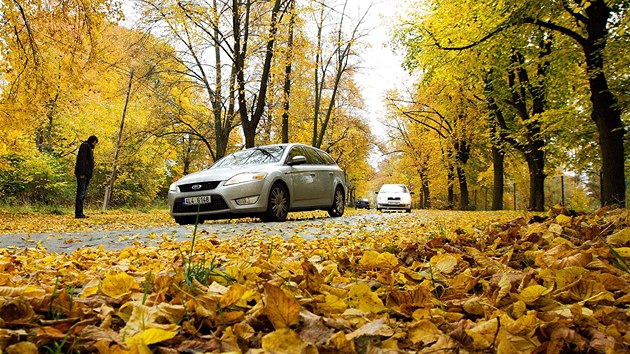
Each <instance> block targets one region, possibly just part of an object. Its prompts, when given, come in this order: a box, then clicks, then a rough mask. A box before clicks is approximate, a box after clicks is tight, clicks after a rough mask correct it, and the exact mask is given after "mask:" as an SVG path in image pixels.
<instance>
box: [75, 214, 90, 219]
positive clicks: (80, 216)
mask: <svg viewBox="0 0 630 354" xmlns="http://www.w3.org/2000/svg"><path fill="white" fill-rule="evenodd" d="M75 218H77V219H87V218H89V216H87V215H78V216H75Z"/></svg>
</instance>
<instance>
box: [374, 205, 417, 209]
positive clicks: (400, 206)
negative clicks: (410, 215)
mask: <svg viewBox="0 0 630 354" xmlns="http://www.w3.org/2000/svg"><path fill="white" fill-rule="evenodd" d="M377 209H379V210H409V209H411V204H378V205H377Z"/></svg>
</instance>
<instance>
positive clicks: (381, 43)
mask: <svg viewBox="0 0 630 354" xmlns="http://www.w3.org/2000/svg"><path fill="white" fill-rule="evenodd" d="M348 3H349V5H351V6H350V7H349V8H350V9H352V10H351V11H352V13H360V14H362V13H364V12H365V10H367V9H368V7H369V6H370V3H371V4H372V7H371V9H370V12H369V13H368V18H367V22H366V24H365V27H364V28H365V29H371V30H370V32H369V35H368V36H367V37H365V38H364V41H366V42H367V44H368V45H369V48H367V49H366V50H365V52H364V53H363V55H362V59H363V62H362V64H361V67H362V69H361V70H360V72H359V74H358V75H357V76H356V80H357V82H358V84H359V86H360V88H361V92H362V94H363V98H364V100H365V105H366V109H365V113H364V115H365V118H366V119H367V120H368V121H369V123H370V128H371V129H372V134H374V135H375V136H376V137H377V139H379V140H386V139H387V134H386V131H385V126H384V125H383V124H382V123H381V122H382V121H383V117H384V116H385V114H386V103H385V97H386V94H387V91H389V90H391V89H395V88H399V89H401V90H404V88H406V87H411V86H412V85H413V82H414V78H412V77H411V76H410V75H409V74H408V73H407V72H406V71H405V70H404V69H402V67H401V64H402V55H400V54H395V53H394V52H393V49H392V48H391V47H390V45H389V40H390V37H391V27H392V25H393V24H394V23H395V21H396V17H397V15H398V13H399V12H400V11H402V10H403V9H404V5H405V3H407V0H389V1H383V0H373V1H369V0H348ZM355 9H357V10H356V12H355ZM380 158H381V156H380V152H378V151H374V152H373V154H372V156H371V158H370V164H371V165H372V166H374V167H377V164H378V161H379V160H380Z"/></svg>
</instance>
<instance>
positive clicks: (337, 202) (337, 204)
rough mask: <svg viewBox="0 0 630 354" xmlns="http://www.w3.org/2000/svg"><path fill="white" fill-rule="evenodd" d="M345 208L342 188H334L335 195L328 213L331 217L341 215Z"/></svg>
mask: <svg viewBox="0 0 630 354" xmlns="http://www.w3.org/2000/svg"><path fill="white" fill-rule="evenodd" d="M345 209H346V200H345V198H344V195H343V189H341V187H337V188H335V196H334V198H333V205H332V207H331V208H330V209H328V215H330V216H332V217H335V218H336V217H339V216H342V215H343V212H344V211H345Z"/></svg>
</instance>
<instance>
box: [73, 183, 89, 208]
mask: <svg viewBox="0 0 630 354" xmlns="http://www.w3.org/2000/svg"><path fill="white" fill-rule="evenodd" d="M89 183H90V178H89V177H87V176H85V177H83V178H80V177H77V197H76V200H75V203H74V216H75V217H77V216H83V201H84V200H85V194H86V193H87V187H88V184H89Z"/></svg>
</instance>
